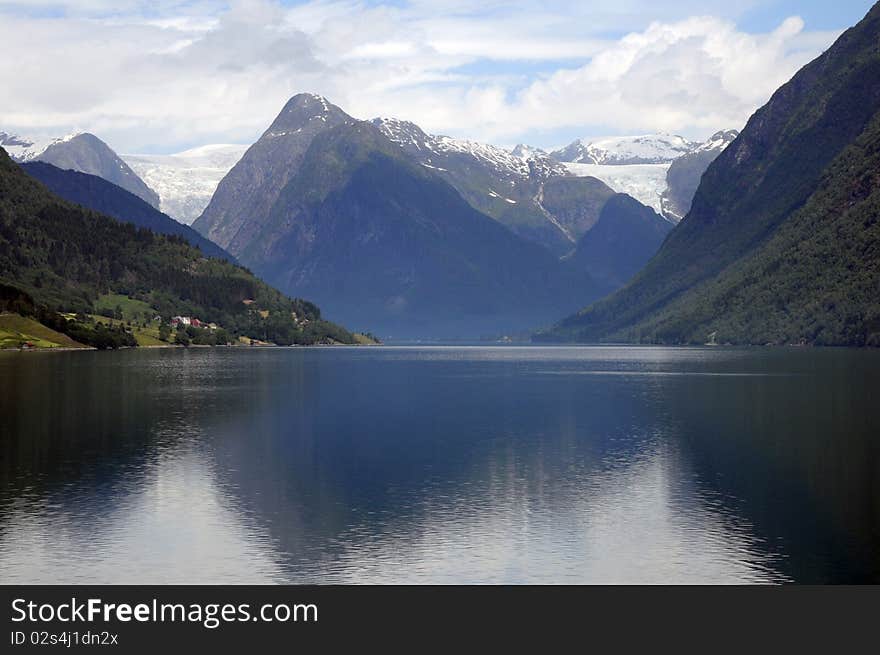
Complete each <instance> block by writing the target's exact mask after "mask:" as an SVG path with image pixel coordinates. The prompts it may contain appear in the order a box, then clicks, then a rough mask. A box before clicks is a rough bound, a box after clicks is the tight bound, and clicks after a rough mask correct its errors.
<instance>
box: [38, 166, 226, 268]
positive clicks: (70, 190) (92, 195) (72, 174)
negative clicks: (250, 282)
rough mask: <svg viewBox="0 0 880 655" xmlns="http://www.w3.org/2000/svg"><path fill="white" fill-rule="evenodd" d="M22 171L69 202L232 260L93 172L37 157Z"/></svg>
mask: <svg viewBox="0 0 880 655" xmlns="http://www.w3.org/2000/svg"><path fill="white" fill-rule="evenodd" d="M21 167H22V169H24V171H25V173H27V174H28V175H30V176H31V177H33V178H34V179H36V180H39V181H40V182H42V183H43V184H44V185H45V186H46V187H47V188H48V189H49V190H50V191H51V192H52V193H54V194H56V195H58V196H60V197H62V198H64V199H65V200H67V201H69V202H73V203H76V204H77V205H82V206H83V207H86V208H88V209H91V210H94V211H96V212H99V213H101V214H106V215H107V216H112V217H113V218H115V219H117V220H119V221H124V222H126V223H132V224H133V225H136V226H138V227H143V228H147V229H148V230H152V231H153V232H156V233H157V234H168V235H177V236H179V237H182V238H183V239H184V240H186V241H187V242H188V243H189V244H190V245H192V246H195V247H196V248H198V249H199V250H201V251H202V252H203V253H204V254H205V255H206V256H208V257H219V258H221V259H226V260H229V261H231V262H233V263H235V259H234V258H233V257H232V255H230V254H229V253H228V252H226V251H225V250H223V249H222V248H221V247H220V246H218V245H217V244H215V243H212V242H211V241H208V240H207V239H206V238H205V237H203V236H202V235H201V234H199V233H198V232H196V231H195V230H194V229H192V228H191V227H189V226H187V225H181V224H180V223H178V222H177V221H175V220H174V219H173V218H171V217H170V216H168V215H166V214H163V213H162V212H160V211H159V210H158V209H156V208H154V207H153V206H152V205H148V204H147V203H146V202H144V201H143V200H141V199H140V198H138V197H137V196H136V195H134V194H133V193H130V192H128V191H126V190H125V189H123V188H122V187H118V186H116V185H115V184H111V183H110V182H108V181H107V180H105V179H103V178H101V177H98V176H96V175H88V174H86V173H78V172H76V171H71V170H66V171H65V170H61V169H60V168H57V167H55V166H53V165H52V164H47V163H45V162H41V161H33V162H30V163H26V164H21Z"/></svg>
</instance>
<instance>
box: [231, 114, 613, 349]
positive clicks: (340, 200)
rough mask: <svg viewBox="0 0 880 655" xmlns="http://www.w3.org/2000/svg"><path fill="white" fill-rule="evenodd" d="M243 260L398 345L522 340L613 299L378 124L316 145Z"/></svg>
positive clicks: (344, 128)
mask: <svg viewBox="0 0 880 655" xmlns="http://www.w3.org/2000/svg"><path fill="white" fill-rule="evenodd" d="M238 256H239V258H240V259H241V261H243V262H245V263H246V264H247V265H248V266H250V267H252V268H253V269H254V270H256V271H258V272H259V273H260V274H261V275H262V276H263V277H264V278H265V279H267V280H269V281H270V282H272V283H273V284H275V285H277V286H279V288H282V289H284V290H287V291H288V292H290V293H295V294H297V295H308V296H309V297H312V298H314V299H316V301H318V302H320V303H321V304H322V306H324V307H325V308H326V309H327V311H330V312H332V313H333V315H334V316H338V317H340V318H341V319H342V320H343V321H346V322H348V323H349V324H353V325H370V326H374V327H375V328H376V329H378V330H382V331H383V332H384V333H386V334H391V335H394V336H407V337H414V336H421V337H426V336H458V335H463V336H476V335H479V334H481V333H488V334H491V333H497V332H499V331H514V330H522V329H525V328H527V327H528V326H529V325H533V324H536V323H540V322H541V321H542V320H546V318H545V317H547V316H549V315H552V312H553V309H554V308H555V307H561V306H566V305H571V303H573V302H576V301H577V298H579V297H583V296H593V297H597V296H598V295H599V294H600V293H602V289H600V288H599V287H598V286H597V285H595V284H593V283H592V281H591V280H590V279H589V277H588V276H586V275H583V274H582V273H579V272H577V271H573V270H569V269H568V268H567V267H565V266H564V265H563V264H562V263H561V262H560V261H559V260H558V258H557V257H555V256H554V255H553V254H552V253H550V252H549V251H548V250H546V249H544V248H542V247H541V246H538V245H537V244H534V243H530V242H529V241H527V240H524V239H521V238H519V237H517V236H516V235H515V234H514V233H512V232H511V231H510V230H508V229H507V228H506V227H504V226H503V225H501V224H500V223H498V222H497V221H495V220H494V219H492V218H490V217H489V216H486V215H485V214H482V213H480V212H478V211H476V210H475V209H474V208H473V207H471V206H470V205H469V204H468V203H467V202H466V201H465V200H464V199H463V198H462V197H461V195H460V194H459V193H458V192H457V191H456V190H455V189H454V188H453V187H452V186H451V185H450V184H448V183H447V182H446V181H445V180H444V179H443V178H442V177H441V176H440V175H438V174H437V172H436V171H435V170H433V169H431V168H428V167H425V166H424V165H422V164H420V163H418V162H415V161H412V160H411V159H409V158H408V157H407V156H406V154H405V153H404V152H402V151H401V149H400V148H399V147H398V146H397V145H396V144H395V143H392V142H390V141H389V140H388V139H387V138H386V137H385V135H384V133H383V132H382V131H381V130H380V129H379V128H378V127H376V126H375V125H374V124H372V123H369V122H355V123H351V124H342V125H338V126H337V127H335V128H332V129H330V130H327V131H326V132H323V133H322V134H320V135H318V136H316V137H315V138H314V140H313V141H312V143H311V145H310V147H309V148H308V150H307V152H306V153H305V156H304V157H303V159H302V161H301V165H300V166H299V167H298V169H297V170H296V171H295V172H294V173H293V174H292V175H291V176H290V178H289V180H288V183H287V184H286V185H285V187H284V189H283V190H282V191H281V192H280V194H279V195H278V198H277V199H276V202H275V203H274V205H273V207H272V208H271V210H270V212H269V216H268V219H267V220H266V221H265V222H264V223H263V225H262V229H261V230H260V231H259V232H258V233H257V234H256V235H255V238H254V239H252V241H251V242H250V243H249V244H248V246H247V247H246V248H244V249H242V250H240V251H239V253H238Z"/></svg>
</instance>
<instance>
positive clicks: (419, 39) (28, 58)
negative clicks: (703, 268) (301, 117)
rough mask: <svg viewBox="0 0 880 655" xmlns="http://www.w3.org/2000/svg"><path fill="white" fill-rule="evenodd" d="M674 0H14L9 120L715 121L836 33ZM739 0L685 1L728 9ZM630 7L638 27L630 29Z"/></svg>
mask: <svg viewBox="0 0 880 655" xmlns="http://www.w3.org/2000/svg"><path fill="white" fill-rule="evenodd" d="M227 4H228V5H229V6H228V8H227V7H226V5H227ZM661 4H663V5H664V6H665V4H666V3H646V2H642V1H637V0H615V2H611V1H609V0H600V1H598V2H593V3H574V2H572V3H566V2H562V3H558V4H554V7H553V8H552V9H549V8H547V7H545V6H544V5H542V4H539V3H536V2H535V3H533V2H531V1H530V0H522V1H521V2H518V3H508V2H504V3H502V2H495V1H494V0H487V1H486V2H484V3H481V4H480V5H479V6H478V8H477V9H475V8H474V3H466V2H460V1H458V0H442V1H441V2H439V3H438V2H431V3H427V2H421V1H416V2H410V3H409V4H407V5H405V6H402V7H398V6H374V5H369V4H366V3H364V2H360V1H358V0H315V1H312V2H308V3H305V4H300V5H297V6H293V7H285V6H282V5H280V4H279V3H277V2H275V1H273V0H232V1H231V2H229V3H215V2H207V1H206V2H196V3H192V2H188V3H184V2H179V1H172V0H163V1H161V2H158V3H147V2H142V1H140V0H123V2H116V1H114V2H110V1H109V0H106V1H105V0H87V1H86V2H73V1H72V0H56V1H54V2H53V1H50V0H37V1H36V2H33V3H31V4H29V9H30V10H31V11H28V12H24V11H19V10H14V9H13V8H12V7H13V6H14V5H19V6H20V5H21V3H10V2H7V1H6V0H0V33H2V34H3V36H4V45H5V50H6V51H7V52H14V53H15V56H13V57H3V58H0V88H3V90H4V92H3V94H2V95H0V129H2V128H8V129H14V130H18V131H22V132H25V133H35V132H48V133H62V132H66V131H67V130H69V129H70V128H71V127H73V126H80V127H82V128H85V129H88V130H90V131H93V132H95V133H97V134H99V135H101V136H102V137H103V138H106V139H107V140H108V141H109V142H110V143H111V144H112V145H113V146H114V147H115V148H117V149H118V150H120V151H159V152H161V151H169V150H174V149H176V148H179V147H182V146H190V145H197V144H200V143H205V142H234V141H239V142H248V141H251V140H253V139H254V138H256V136H258V135H259V133H260V132H261V131H262V130H263V129H264V128H265V127H266V126H267V125H268V123H269V122H270V121H271V120H272V118H273V117H274V116H275V114H276V113H277V112H278V111H279V109H280V108H281V106H282V105H283V103H284V102H285V101H286V100H287V98H288V97H289V96H290V95H292V94H294V93H297V92H300V91H314V92H318V93H322V94H324V95H326V96H328V97H329V98H330V99H331V100H333V101H334V102H336V103H337V104H339V105H340V106H342V107H343V108H344V109H345V110H346V111H348V112H349V113H351V114H353V115H355V116H358V117H371V116H374V115H397V116H401V117H403V118H409V119H411V120H415V121H416V122H418V123H420V124H421V125H423V127H425V128H426V129H429V130H431V131H434V132H441V133H450V134H454V135H460V136H468V137H471V138H478V139H486V140H495V141H501V142H505V143H512V142H515V141H517V140H519V137H521V136H522V135H524V134H531V133H535V132H536V131H538V130H543V131H546V132H551V131H553V130H557V131H558V130H570V131H578V130H581V131H588V130H593V129H598V128H603V129H607V130H614V131H619V132H631V131H634V130H655V129H664V130H670V131H678V132H682V133H685V134H691V135H694V134H703V133H706V132H709V131H712V130H715V129H718V128H726V127H731V126H732V127H740V126H741V125H742V124H743V123H744V121H745V119H746V118H747V117H748V115H749V114H750V113H751V112H752V111H753V110H754V109H755V108H756V107H757V106H759V105H760V104H762V103H763V102H764V101H765V100H766V99H767V98H768V97H769V95H770V94H771V93H772V91H773V90H774V89H775V88H776V87H777V86H778V85H779V84H780V83H781V82H783V81H785V80H786V79H787V78H788V77H790V76H791V74H792V73H794V72H795V70H797V68H798V67H799V66H801V65H802V64H803V63H805V62H806V61H808V60H809V59H810V58H812V57H814V56H815V55H816V54H818V52H819V51H821V49H822V48H823V47H827V45H828V44H830V43H831V41H832V39H833V36H834V35H833V34H826V33H815V32H813V33H809V32H804V31H803V30H804V25H803V22H802V21H801V20H800V19H798V18H792V19H789V20H787V21H785V22H784V23H782V25H780V26H779V27H778V28H777V29H776V30H775V31H774V32H772V33H769V34H764V35H753V34H746V33H744V32H742V31H740V30H738V29H737V27H736V24H735V22H734V21H733V20H731V19H730V18H718V17H714V18H687V19H684V20H673V19H671V18H670V17H669V16H664V15H662V14H661V13H658V12H661V10H660V9H658V6H659V5H661ZM730 4H731V3H726V2H715V1H713V0H703V1H702V2H699V3H697V2H690V1H689V0H686V1H684V2H680V3H679V4H678V12H679V13H680V12H681V11H683V10H689V11H690V10H693V11H697V10H698V9H699V8H702V9H703V11H711V12H713V13H715V14H717V15H719V16H727V15H728V13H726V12H729V9H728V6H729V5H730ZM734 4H735V3H734ZM220 7H222V9H221V8H220ZM47 8H52V9H54V11H53V12H49V13H48V14H46V13H45V12H43V13H41V12H37V13H33V12H34V10H36V9H47ZM47 15H48V16H50V17H46V16H47ZM649 19H655V21H654V22H653V23H651V24H650V25H648V24H647V23H646V22H645V21H646V20H649ZM623 25H641V26H642V27H640V28H639V29H638V30H637V31H635V32H633V33H630V34H628V35H626V36H620V34H622V33H623V32H622V31H621V27H622V26H623ZM608 34H615V35H616V36H615V37H614V38H610V37H609V36H608ZM538 145H548V144H546V143H545V144H541V143H539V144H538Z"/></svg>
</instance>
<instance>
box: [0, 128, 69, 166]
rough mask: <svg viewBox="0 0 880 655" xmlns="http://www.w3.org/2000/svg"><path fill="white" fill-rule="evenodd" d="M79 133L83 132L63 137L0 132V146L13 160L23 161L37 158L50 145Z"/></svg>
mask: <svg viewBox="0 0 880 655" xmlns="http://www.w3.org/2000/svg"><path fill="white" fill-rule="evenodd" d="M81 134H83V132H72V133H70V134H68V135H66V136H63V137H50V136H37V137H31V136H21V135H17V134H9V133H7V132H0V146H2V147H3V148H4V149H5V150H6V152H7V153H9V156H10V157H12V159H13V161H17V162H19V163H24V162H27V161H33V160H34V159H37V158H38V157H39V156H40V155H42V154H43V153H44V152H46V150H47V149H49V148H50V147H51V146H54V145H57V144H59V143H66V142H68V141H70V140H71V139H73V138H75V137H77V136H79V135H81Z"/></svg>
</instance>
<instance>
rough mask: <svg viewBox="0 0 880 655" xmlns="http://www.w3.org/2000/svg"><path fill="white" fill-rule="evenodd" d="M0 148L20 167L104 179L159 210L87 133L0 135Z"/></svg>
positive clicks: (122, 164)
mask: <svg viewBox="0 0 880 655" xmlns="http://www.w3.org/2000/svg"><path fill="white" fill-rule="evenodd" d="M0 146H2V147H3V148H4V149H5V150H6V151H7V154H8V155H9V156H10V157H12V159H13V160H14V161H16V162H19V163H24V162H29V161H43V162H46V163H49V164H52V165H53V166H57V167H58V168H60V169H63V170H68V169H70V170H74V171H79V172H80V173H88V174H90V175H97V176H98V177H103V178H104V179H105V180H107V181H108V182H112V183H113V184H115V185H116V186H119V187H122V188H123V189H125V190H126V191H130V192H131V193H133V194H134V195H136V196H138V197H139V198H141V199H143V200H144V201H146V202H148V203H149V204H150V205H152V206H153V207H156V208H158V207H159V196H158V195H157V194H156V192H155V191H153V190H152V189H150V187H148V186H147V185H146V184H145V183H144V181H143V180H142V179H141V178H139V177H138V176H137V174H136V173H135V172H134V171H133V170H131V168H129V166H128V164H126V163H125V162H124V161H122V159H121V158H120V157H119V155H117V154H116V153H115V152H113V150H112V149H111V148H110V146H108V145H107V144H106V143H104V142H103V141H101V139H99V138H98V137H96V136H95V135H94V134H89V133H88V132H82V133H74V134H70V135H68V136H65V137H62V138H57V139H56V138H38V139H31V138H25V137H20V136H13V135H10V134H6V133H5V132H0Z"/></svg>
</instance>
